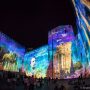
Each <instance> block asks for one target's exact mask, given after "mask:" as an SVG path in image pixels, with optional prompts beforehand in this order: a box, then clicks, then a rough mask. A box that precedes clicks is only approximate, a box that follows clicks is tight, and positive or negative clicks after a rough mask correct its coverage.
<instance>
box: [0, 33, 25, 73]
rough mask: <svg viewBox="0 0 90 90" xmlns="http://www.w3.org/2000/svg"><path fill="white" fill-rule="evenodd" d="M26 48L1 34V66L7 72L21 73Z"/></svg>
mask: <svg viewBox="0 0 90 90" xmlns="http://www.w3.org/2000/svg"><path fill="white" fill-rule="evenodd" d="M24 54H25V48H24V47H22V46H21V45H19V44H18V43H16V42H15V41H14V40H12V39H11V38H9V37H8V36H7V35H5V34H3V33H1V32H0V64H1V69H2V70H5V71H15V72H19V69H20V68H21V67H22V60H23V57H24Z"/></svg>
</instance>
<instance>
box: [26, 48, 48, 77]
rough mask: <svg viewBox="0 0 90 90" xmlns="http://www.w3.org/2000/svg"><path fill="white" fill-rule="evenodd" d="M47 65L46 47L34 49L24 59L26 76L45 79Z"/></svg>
mask: <svg viewBox="0 0 90 90" xmlns="http://www.w3.org/2000/svg"><path fill="white" fill-rule="evenodd" d="M48 65H49V62H48V46H43V47H40V48H38V49H35V50H33V51H31V52H29V53H27V54H26V55H25V57H24V68H25V71H26V74H27V75H28V76H31V75H34V76H35V77H37V78H40V77H46V73H47V68H48Z"/></svg>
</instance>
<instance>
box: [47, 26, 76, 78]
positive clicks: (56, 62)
mask: <svg viewBox="0 0 90 90" xmlns="http://www.w3.org/2000/svg"><path fill="white" fill-rule="evenodd" d="M48 37H49V38H48V44H49V61H53V63H52V67H53V69H52V77H53V78H64V76H62V75H61V74H62V72H63V75H65V74H66V75H67V73H70V69H71V62H72V61H71V60H72V57H71V53H72V52H71V47H72V41H73V40H74V39H75V37H74V33H73V29H72V26H70V25H66V26H58V27H56V28H54V29H53V30H51V31H50V32H49V36H48Z"/></svg>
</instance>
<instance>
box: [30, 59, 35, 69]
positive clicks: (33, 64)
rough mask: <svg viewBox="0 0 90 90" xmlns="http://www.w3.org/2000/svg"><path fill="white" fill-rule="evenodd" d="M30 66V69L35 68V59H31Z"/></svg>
mask: <svg viewBox="0 0 90 90" xmlns="http://www.w3.org/2000/svg"><path fill="white" fill-rule="evenodd" d="M30 65H31V67H32V68H33V67H35V58H32V59H31V64H30Z"/></svg>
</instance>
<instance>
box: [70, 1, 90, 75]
mask: <svg viewBox="0 0 90 90" xmlns="http://www.w3.org/2000/svg"><path fill="white" fill-rule="evenodd" d="M72 1H73V4H74V7H75V10H76V15H77V16H76V19H77V22H76V24H77V30H78V34H77V38H76V41H74V42H73V43H74V45H73V46H75V45H76V47H78V46H79V47H78V48H77V49H76V52H77V55H76V57H75V54H76V53H74V57H75V58H77V59H76V60H78V61H80V62H82V65H83V70H82V71H83V72H84V73H85V72H88V73H87V76H88V75H90V1H89V0H72ZM73 48H74V47H73ZM74 61H75V60H74Z"/></svg>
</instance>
